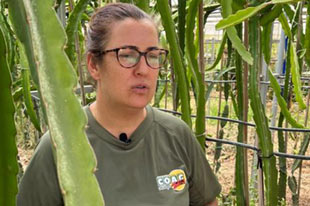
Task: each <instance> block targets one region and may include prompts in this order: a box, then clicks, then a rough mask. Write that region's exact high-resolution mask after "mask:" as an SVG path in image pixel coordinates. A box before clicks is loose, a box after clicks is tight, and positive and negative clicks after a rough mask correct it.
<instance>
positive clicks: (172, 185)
mask: <svg viewBox="0 0 310 206" xmlns="http://www.w3.org/2000/svg"><path fill="white" fill-rule="evenodd" d="M156 182H157V186H158V190H160V191H161V190H170V189H173V190H174V191H182V190H183V189H184V188H185V185H186V175H185V173H184V171H183V170H181V169H176V170H172V171H171V172H170V173H169V174H168V175H162V176H158V177H156Z"/></svg>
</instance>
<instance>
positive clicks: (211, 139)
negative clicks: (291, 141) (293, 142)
mask: <svg viewBox="0 0 310 206" xmlns="http://www.w3.org/2000/svg"><path fill="white" fill-rule="evenodd" d="M206 141H211V142H219V143H223V144H229V145H234V146H238V147H243V148H247V149H251V150H254V151H256V152H258V153H259V154H258V155H260V149H259V148H257V147H255V146H252V145H249V144H244V143H240V142H233V141H229V140H224V139H214V138H209V137H206ZM272 155H274V156H277V157H285V158H291V159H300V160H310V156H304V155H293V154H287V153H282V152H273V153H272ZM272 155H271V156H272ZM271 156H270V157H271ZM270 157H262V156H260V158H270Z"/></svg>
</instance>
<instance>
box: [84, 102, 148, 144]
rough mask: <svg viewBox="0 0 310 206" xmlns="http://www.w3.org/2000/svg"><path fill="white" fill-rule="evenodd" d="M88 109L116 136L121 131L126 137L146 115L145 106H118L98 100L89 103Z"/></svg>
mask: <svg viewBox="0 0 310 206" xmlns="http://www.w3.org/2000/svg"><path fill="white" fill-rule="evenodd" d="M90 110H91V112H92V114H93V116H94V117H95V119H96V120H97V122H99V124H100V125H101V126H102V127H104V128H105V129H106V130H108V131H109V132H110V133H111V134H112V135H113V136H114V137H116V138H118V137H119V135H120V134H121V133H126V134H127V136H128V137H130V136H131V134H132V133H133V132H134V131H135V130H136V128H137V127H138V126H139V125H140V124H141V122H142V121H143V120H144V119H145V117H146V109H145V108H141V109H140V108H139V109H136V108H120V107H119V106H118V107H113V106H108V105H106V104H101V103H100V102H99V101H98V100H97V101H95V102H94V103H93V104H91V105H90Z"/></svg>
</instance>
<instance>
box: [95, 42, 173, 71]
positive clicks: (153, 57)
mask: <svg viewBox="0 0 310 206" xmlns="http://www.w3.org/2000/svg"><path fill="white" fill-rule="evenodd" d="M109 52H115V53H116V58H117V61H118V63H119V64H120V65H121V66H122V67H125V68H132V67H134V66H136V65H137V64H138V63H139V61H140V59H141V56H144V58H145V60H146V64H147V65H148V66H149V67H151V68H152V69H159V68H160V67H162V66H163V65H164V64H165V62H166V60H167V55H168V50H166V49H160V48H157V47H150V48H148V49H147V50H146V51H145V52H140V51H139V50H138V48H137V47H135V46H124V47H120V48H115V49H109V50H104V51H98V52H95V53H97V55H98V56H100V55H104V54H106V53H109Z"/></svg>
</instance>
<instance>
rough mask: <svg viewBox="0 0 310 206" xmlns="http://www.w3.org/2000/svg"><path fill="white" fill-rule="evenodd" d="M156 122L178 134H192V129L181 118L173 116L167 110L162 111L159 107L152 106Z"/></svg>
mask: <svg viewBox="0 0 310 206" xmlns="http://www.w3.org/2000/svg"><path fill="white" fill-rule="evenodd" d="M152 111H153V116H154V123H155V124H157V125H159V126H161V127H162V128H164V129H166V130H168V131H172V132H174V133H177V134H180V133H181V134H184V135H186V134H187V135H190V136H191V135H192V130H191V129H190V128H189V126H188V125H187V124H186V123H185V122H184V121H183V120H182V119H180V118H178V117H176V116H173V115H172V114H169V113H167V112H164V111H161V110H159V109H158V108H154V107H152Z"/></svg>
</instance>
